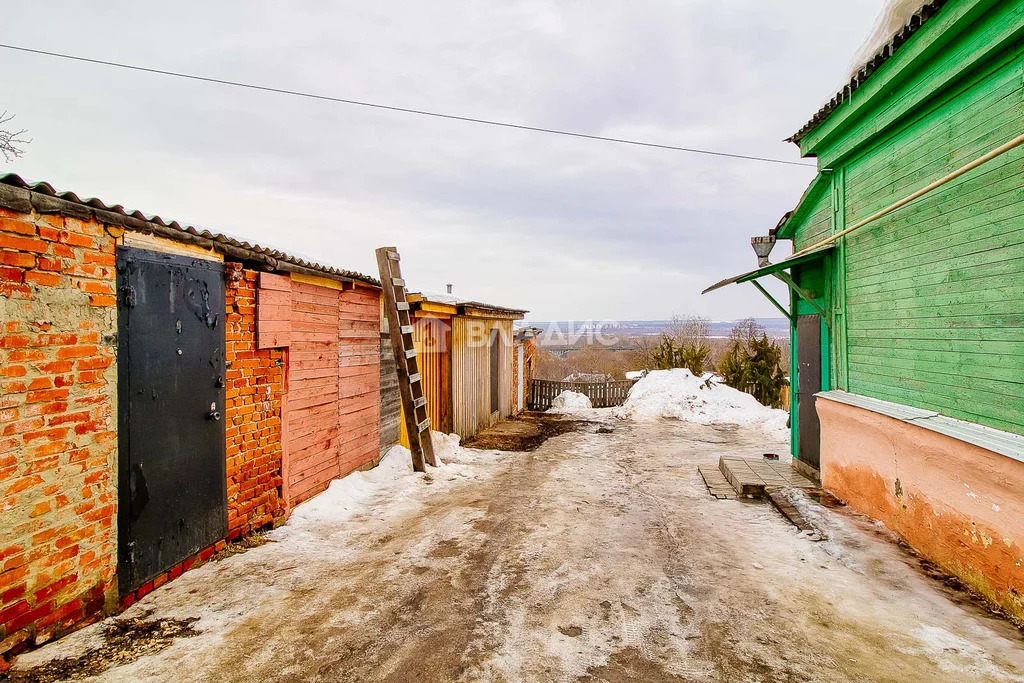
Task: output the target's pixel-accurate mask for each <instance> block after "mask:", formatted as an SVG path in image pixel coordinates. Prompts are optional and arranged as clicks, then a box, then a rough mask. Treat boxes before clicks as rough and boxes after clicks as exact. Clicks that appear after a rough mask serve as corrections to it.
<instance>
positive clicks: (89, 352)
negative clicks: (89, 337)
mask: <svg viewBox="0 0 1024 683" xmlns="http://www.w3.org/2000/svg"><path fill="white" fill-rule="evenodd" d="M97 353H99V349H98V348H97V347H96V346H95V345H93V344H79V345H78V346H64V347H61V348H59V349H57V358H58V359H60V360H63V359H65V358H84V357H86V356H95V355H96V354H97Z"/></svg>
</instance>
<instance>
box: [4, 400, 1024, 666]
mask: <svg viewBox="0 0 1024 683" xmlns="http://www.w3.org/2000/svg"><path fill="white" fill-rule="evenodd" d="M602 414H603V415H605V418H604V419H608V420H610V419H614V418H613V417H612V415H611V412H610V411H608V410H605V411H603V412H602ZM768 441H769V443H767V444H766V438H765V436H764V435H763V434H762V433H761V432H760V431H759V430H758V429H755V428H732V427H723V426H722V425H720V424H698V423H695V422H688V421H680V420H660V419H659V420H652V421H646V422H645V421H627V420H623V421H621V423H620V424H619V425H618V426H617V427H616V428H615V429H613V430H605V431H598V430H594V429H590V428H585V429H582V430H581V431H579V432H576V433H573V434H564V435H562V436H558V437H554V438H552V439H549V440H548V441H547V442H545V443H544V444H543V445H541V446H540V447H539V448H538V449H537V450H535V451H531V452H525V453H516V454H510V453H501V452H497V451H474V450H472V449H461V448H459V447H458V446H457V442H456V441H455V440H454V439H453V438H451V437H443V436H441V435H437V436H435V444H436V450H437V452H438V454H440V455H441V460H442V461H443V462H444V463H445V464H444V466H442V467H439V468H429V470H428V472H427V473H421V474H414V473H413V472H412V470H411V466H410V465H409V462H410V459H409V455H408V452H407V451H404V450H400V449H396V450H393V451H392V452H390V453H389V454H388V456H387V457H386V458H385V459H384V462H383V463H382V465H381V467H379V468H378V470H379V471H376V472H374V471H370V472H362V473H358V474H357V475H353V476H355V477H357V481H359V482H361V483H360V484H359V486H354V488H353V489H345V488H344V487H340V486H339V487H332V489H331V490H329V491H328V492H325V493H324V494H321V496H318V497H317V498H314V499H313V500H312V501H310V502H308V503H306V504H304V505H301V506H299V508H298V509H297V511H296V514H297V515H298V516H297V517H295V516H293V518H292V520H291V521H289V523H288V524H287V525H285V526H284V527H282V528H281V529H279V530H278V531H277V532H275V533H274V539H273V540H274V541H275V542H272V543H268V544H267V545H265V546H262V547H258V548H255V549H253V550H250V551H248V552H246V553H243V554H240V555H235V556H233V557H228V558H227V559H224V560H222V561H220V562H210V563H208V564H206V565H204V566H202V567H200V568H198V569H196V570H194V571H190V572H187V573H186V574H184V575H182V576H181V577H179V578H178V579H177V580H175V581H173V582H171V583H170V584H168V585H166V586H162V587H161V588H160V589H158V590H156V591H154V592H153V593H151V594H149V595H147V596H146V598H145V599H143V600H142V601H140V602H139V603H137V604H136V605H134V606H133V607H132V608H131V609H129V610H128V611H127V612H126V613H125V614H124V615H123V617H122V618H131V617H147V618H160V617H177V618H190V617H197V616H198V617H200V620H199V621H198V622H197V624H196V628H197V630H199V634H198V635H196V636H193V637H190V638H181V639H178V640H176V641H175V642H174V644H173V645H171V646H170V647H167V648H166V649H164V650H161V651H159V652H156V653H153V654H150V655H147V656H144V657H142V658H141V659H139V660H137V661H134V662H130V663H127V664H123V665H120V666H116V667H114V668H112V669H109V670H108V671H106V672H104V673H103V674H102V675H101V676H100V679H101V680H102V681H103V683H129V682H131V683H139V682H142V683H147V682H149V681H153V682H162V681H166V680H175V681H181V682H182V683H191V682H192V681H196V682H197V683H198V682H200V681H203V682H205V681H246V682H248V681H296V680H321V681H333V680H348V681H365V682H367V683H370V682H373V681H412V680H417V681H438V682H443V681H453V682H457V683H468V682H469V681H552V682H553V683H574V682H578V681H581V680H582V681H586V680H590V681H595V680H605V681H609V680H610V681H618V680H631V681H678V680H686V681H718V680H728V681H733V680H735V681H769V680H779V681H804V680H812V681H839V682H849V683H855V682H860V681H897V680H898V681H929V683H930V682H931V681H937V682H939V683H962V682H963V681H981V680H986V681H1011V682H1019V681H1021V680H1024V679H1022V678H1021V674H1022V672H1024V649H1021V643H1022V642H1024V641H1022V640H1021V635H1020V633H1019V632H1018V631H1016V630H1015V629H1014V628H1013V627H1012V626H1011V625H1010V624H1008V623H1006V622H1005V621H1003V620H1000V619H998V618H996V617H994V616H992V615H991V614H989V613H988V612H987V610H984V609H981V608H979V607H977V606H976V605H974V604H972V603H971V602H969V601H965V600H964V598H965V596H964V595H962V594H959V593H954V592H951V589H949V588H947V587H946V586H944V585H943V584H941V583H938V582H936V581H934V580H933V579H931V578H928V577H927V576H925V575H924V574H922V573H921V571H920V569H919V567H918V565H917V563H916V560H915V559H914V558H913V557H911V556H909V555H908V554H907V553H906V552H905V551H904V550H903V549H901V548H900V547H899V546H897V545H896V544H894V543H892V542H891V540H890V538H889V537H888V536H886V535H884V534H883V533H881V531H880V529H879V528H878V526H877V525H875V524H873V523H871V522H868V521H866V520H864V519H862V518H860V517H858V516H855V515H851V514H848V513H844V512H842V511H840V510H832V509H825V508H821V507H818V506H813V505H812V504H811V501H810V500H809V499H807V498H806V496H804V495H803V494H801V493H799V492H792V493H793V498H792V500H793V502H794V504H795V505H797V506H798V507H799V508H800V509H801V510H802V512H803V513H804V515H805V517H806V518H808V519H809V520H810V521H811V522H812V524H813V525H814V526H815V528H816V529H819V530H820V531H821V532H822V533H821V534H812V533H808V532H799V531H798V530H797V529H796V528H794V527H793V526H792V525H791V524H790V523H789V522H788V521H786V520H785V519H784V518H783V517H782V516H780V515H779V514H778V513H777V512H776V511H775V510H774V508H772V507H771V506H770V505H768V504H760V505H752V504H750V503H747V502H742V501H738V500H714V499H713V498H711V497H710V496H709V495H708V493H707V488H706V487H705V486H704V484H703V481H702V479H701V477H700V474H699V473H698V472H697V467H698V466H699V465H709V464H712V463H714V462H715V461H716V460H717V458H718V457H719V455H737V456H748V457H749V456H754V455H757V454H760V453H763V452H764V451H765V449H766V448H771V449H775V448H776V447H779V448H780V449H781V447H782V443H783V442H781V441H780V442H774V441H771V440H770V439H769V440H768ZM369 491H373V492H375V493H372V494H370V493H368V492H369ZM363 495H367V496H368V497H367V498H366V499H365V502H364V503H363V504H357V503H355V502H353V500H352V498H353V497H355V496H363ZM314 509H316V510H317V512H316V513H315V514H314V512H313V510H314ZM300 513H301V514H300ZM332 515H333V517H332ZM317 520H325V521H317ZM326 520H333V521H326ZM300 530H301V531H304V532H305V534H308V535H305V534H303V533H299V531H300ZM823 537H827V540H825V541H821V542H816V540H820V539H821V538H823ZM101 628H102V627H101V626H93V627H89V628H87V629H84V630H83V631H80V632H78V633H75V634H72V635H71V636H69V637H68V638H66V639H64V640H62V641H60V642H58V643H54V644H50V645H47V646H45V647H44V648H42V649H41V650H38V651H36V652H31V653H28V654H26V655H23V656H22V657H20V658H19V660H18V661H17V663H16V666H18V667H19V668H20V667H23V666H27V665H30V664H31V663H33V662H40V661H44V660H45V659H47V658H53V657H55V656H61V655H64V656H66V655H69V654H72V653H73V651H74V650H77V651H78V652H81V650H82V648H83V647H86V646H88V645H89V643H90V642H91V643H93V646H95V645H96V644H97V638H96V634H97V632H98V630H99V629H101ZM90 638H91V640H90ZM72 644H74V648H72Z"/></svg>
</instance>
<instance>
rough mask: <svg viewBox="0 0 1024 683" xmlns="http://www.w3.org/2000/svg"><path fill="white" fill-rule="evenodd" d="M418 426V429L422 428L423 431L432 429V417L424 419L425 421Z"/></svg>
mask: <svg viewBox="0 0 1024 683" xmlns="http://www.w3.org/2000/svg"><path fill="white" fill-rule="evenodd" d="M416 427H417V428H418V429H419V430H420V431H421V432H425V431H427V430H428V429H430V418H429V417H428V418H427V419H426V420H424V421H423V422H420V423H419V424H418V425H416Z"/></svg>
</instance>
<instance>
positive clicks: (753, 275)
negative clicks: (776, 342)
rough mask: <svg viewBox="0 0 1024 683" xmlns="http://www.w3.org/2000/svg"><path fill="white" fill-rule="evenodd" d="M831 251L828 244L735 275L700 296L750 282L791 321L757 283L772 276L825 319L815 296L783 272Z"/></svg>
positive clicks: (714, 285)
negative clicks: (783, 283) (765, 277)
mask: <svg viewBox="0 0 1024 683" xmlns="http://www.w3.org/2000/svg"><path fill="white" fill-rule="evenodd" d="M833 249H835V244H831V243H830V244H826V245H824V246H821V247H819V248H817V249H814V250H812V251H808V252H805V253H803V254H800V255H798V256H794V257H791V258H789V259H786V260H785V261H779V262H778V263H769V264H768V265H767V266H761V267H760V268H758V269H757V270H752V271H750V272H749V273H743V274H742V275H737V276H735V277H730V278H727V279H725V280H722V281H721V282H716V283H715V284H713V285H711V286H710V287H708V288H707V289H705V290H704V291H703V292H701V294H707V293H708V292H713V291H715V290H716V289H719V288H721V287H725V286H726V285H732V284H738V283H741V282H750V283H752V284H753V285H754V286H755V287H757V289H758V290H759V291H760V292H761V293H762V294H764V295H765V296H766V297H767V298H768V301H770V302H772V305H773V306H775V308H777V309H779V312H780V313H782V315H784V316H786V317H787V318H789V319H790V320H792V319H793V315H794V314H793V313H790V312H789V311H788V310H787V309H786V307H785V306H783V305H782V304H780V303H779V302H778V301H776V300H775V297H773V296H772V295H771V293H770V292H769V291H768V290H767V289H765V288H764V286H763V285H762V284H761V283H760V282H758V281H757V280H758V278H762V277H764V276H765V275H773V276H775V277H777V278H778V279H780V280H782V281H783V282H785V283H786V286H787V287H789V288H790V289H792V290H793V291H794V292H795V293H796V294H797V296H800V297H801V298H803V299H804V300H805V301H807V303H809V304H811V306H813V307H814V308H815V309H816V310H817V311H818V312H819V313H820V314H821V315H822V317H825V318H827V316H826V315H825V309H823V308H822V307H821V306H820V305H819V304H818V302H817V301H815V295H814V294H813V293H812V292H808V291H805V290H804V289H803V288H802V287H799V286H798V285H797V284H796V283H795V282H793V278H791V277H790V276H789V275H787V274H786V273H784V272H783V271H784V270H786V269H787V268H792V267H793V266H796V265H800V264H801V263H807V262H808V261H813V260H814V259H819V258H822V257H823V256H824V255H825V254H827V253H828V252H830V251H832V250H833Z"/></svg>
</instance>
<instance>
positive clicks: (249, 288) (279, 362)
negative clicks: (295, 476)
mask: <svg viewBox="0 0 1024 683" xmlns="http://www.w3.org/2000/svg"><path fill="white" fill-rule="evenodd" d="M227 274H228V282H227V287H226V290H225V292H226V296H225V299H226V306H227V330H226V335H227V355H226V360H227V376H226V377H225V380H226V382H227V408H226V411H225V419H226V420H227V424H226V425H225V428H226V437H227V458H228V462H227V476H228V530H229V534H228V537H229V538H235V537H237V536H240V535H243V534H246V533H248V532H249V531H252V530H255V529H259V528H261V527H266V526H268V525H271V524H274V523H276V522H278V521H280V520H282V519H283V517H284V501H283V500H282V495H281V486H282V480H281V407H282V399H283V396H284V351H283V350H282V349H260V350H258V349H257V348H256V278H257V274H256V273H255V272H254V271H251V270H243V269H242V267H241V264H239V263H228V264H227Z"/></svg>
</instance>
